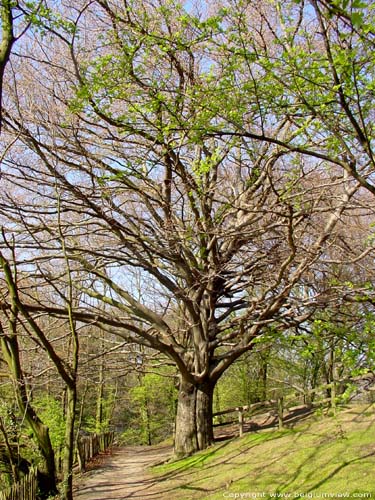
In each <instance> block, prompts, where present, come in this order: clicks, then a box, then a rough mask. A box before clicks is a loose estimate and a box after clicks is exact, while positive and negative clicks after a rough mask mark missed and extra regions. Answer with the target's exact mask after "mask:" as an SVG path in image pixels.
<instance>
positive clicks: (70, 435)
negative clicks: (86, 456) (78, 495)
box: [61, 383, 77, 500]
mask: <svg viewBox="0 0 375 500" xmlns="http://www.w3.org/2000/svg"><path fill="white" fill-rule="evenodd" d="M76 406H77V390H76V385H75V383H74V384H72V387H67V405H66V416H65V418H66V422H65V445H64V458H63V485H62V496H61V498H62V499H63V500H73V462H74V424H75V415H76Z"/></svg>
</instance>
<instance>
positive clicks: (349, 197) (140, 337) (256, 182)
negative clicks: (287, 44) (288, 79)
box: [0, 0, 358, 455]
mask: <svg viewBox="0 0 375 500" xmlns="http://www.w3.org/2000/svg"><path fill="white" fill-rule="evenodd" d="M203 7H207V9H206V8H203ZM203 7H202V10H203V11H205V10H208V11H209V10H210V9H209V6H208V4H207V5H204V6H203ZM240 7H241V6H237V7H236V8H237V11H236V12H237V14H238V16H237V17H236V18H235V19H233V16H232V14H231V11H230V10H228V9H225V8H223V9H220V10H218V11H217V12H203V13H201V14H199V15H198V14H194V13H191V12H188V11H187V10H186V9H184V8H183V6H182V4H180V3H178V2H161V3H160V4H157V5H156V4H154V3H152V2H139V3H138V2H133V3H129V4H128V3H127V2H116V1H113V2H107V1H105V0H98V1H96V2H91V3H89V4H85V3H84V2H82V3H80V2H78V3H75V6H74V7H73V6H70V7H69V8H67V7H64V10H62V9H63V7H62V6H60V8H61V12H60V13H59V14H58V15H57V14H56V12H55V13H53V12H52V11H49V10H48V9H47V10H44V11H43V12H42V14H43V15H42V16H41V18H40V21H39V26H42V27H43V29H42V34H41V35H40V34H38V33H32V36H31V35H30V38H29V41H28V44H25V46H24V47H23V48H22V50H20V53H19V59H17V60H15V61H14V68H15V74H16V78H14V80H13V81H11V82H10V86H9V89H8V96H9V97H8V98H9V105H8V107H7V109H6V111H5V120H4V123H5V126H4V127H5V130H6V135H5V137H4V141H6V142H7V144H8V145H9V152H8V154H7V155H6V158H5V159H4V162H3V163H4V169H3V177H2V181H1V182H2V194H1V202H0V213H1V218H2V220H3V224H4V227H5V233H9V234H12V235H13V238H14V246H15V248H16V255H17V258H16V263H15V264H16V266H17V268H18V273H20V275H28V274H32V275H33V279H34V280H37V283H39V284H40V286H43V283H46V282H47V283H53V286H54V287H55V290H56V294H55V297H51V296H43V294H41V293H31V292H30V291H28V292H27V293H25V292H23V290H22V287H21V289H20V290H19V291H18V293H19V294H18V296H19V297H20V301H21V302H22V307H23V308H24V311H25V312H26V311H27V314H34V313H35V314H38V313H39V312H40V311H44V312H48V313H49V314H50V315H55V316H67V315H68V314H69V310H68V309H67V308H66V305H65V304H64V301H62V300H61V296H59V294H58V293H57V291H58V290H59V287H62V286H65V283H66V280H67V271H66V270H65V271H64V270H62V267H61V266H59V265H55V263H57V262H58V260H61V259H63V260H67V261H68V262H69V276H68V277H69V280H70V283H72V284H73V286H76V287H77V288H79V291H80V292H81V300H80V303H79V305H78V307H75V309H74V311H70V313H71V314H72V317H74V319H75V320H78V321H82V322H92V323H95V324H97V325H99V326H100V327H101V328H103V330H104V331H107V332H110V333H116V334H117V335H119V336H120V337H123V338H124V339H126V340H129V341H131V342H136V343H139V344H141V345H145V346H147V347H151V348H153V349H155V350H158V351H160V352H162V353H163V354H165V355H167V356H168V357H169V358H170V359H171V360H172V361H173V362H174V363H175V364H176V366H177V368H178V371H179V374H180V385H179V400H178V408H177V416H176V439H175V451H176V454H177V455H186V454H190V453H192V452H194V451H196V450H198V449H202V448H205V447H206V446H208V445H209V444H210V443H211V441H212V439H213V432H212V396H213V390H214V387H215V384H216V383H217V381H218V379H219V378H220V377H221V375H222V374H223V373H224V372H225V370H226V369H227V368H228V367H229V366H230V365H231V364H232V363H233V362H234V361H235V360H236V359H238V358H239V357H240V356H241V355H242V354H243V353H245V352H247V351H249V350H251V349H252V348H253V346H254V345H256V343H257V342H258V341H259V340H261V338H262V336H263V335H264V334H268V333H269V332H270V331H272V329H269V328H265V327H266V326H269V325H273V326H274V328H276V329H279V330H280V329H283V328H286V327H287V326H288V325H290V324H296V323H299V322H301V321H303V320H304V319H306V318H307V317H308V316H309V314H311V311H312V310H314V308H317V307H322V306H324V303H325V300H327V298H329V294H330V292H329V290H319V291H316V293H315V292H314V288H312V287H310V286H309V284H310V283H311V282H312V281H313V280H314V275H319V273H321V272H323V271H322V269H324V272H329V265H328V264H326V263H325V262H324V257H325V251H326V248H327V245H330V244H334V243H335V241H336V240H335V238H336V234H335V228H336V226H337V224H338V222H339V221H340V219H341V218H342V217H343V216H344V214H345V213H347V212H348V211H350V210H357V209H358V198H357V196H356V192H357V190H358V183H357V182H355V181H353V180H352V179H351V178H347V177H346V176H343V175H341V173H340V170H337V168H335V166H336V167H337V166H338V162H337V161H336V162H333V163H332V162H331V159H330V158H329V157H327V155H326V154H325V153H319V152H317V151H315V150H314V152H313V153H314V154H312V155H310V156H307V157H304V155H303V153H304V148H303V147H302V146H301V147H299V146H298V145H295V144H294V142H293V141H298V137H299V136H300V135H301V127H300V126H298V127H297V128H296V127H295V126H294V125H293V123H292V124H291V123H290V120H289V118H288V115H287V114H285V113H284V114H281V116H278V114H276V113H275V112H274V109H272V108H270V109H269V110H267V109H266V108H265V107H264V104H262V99H263V98H264V97H265V96H264V95H263V94H262V92H264V90H262V91H261V92H259V91H258V88H257V85H259V86H261V84H262V82H263V80H264V72H263V70H262V68H260V66H259V65H258V64H255V63H254V61H255V59H254V56H252V57H251V58H249V57H248V52H247V49H246V47H245V46H244V44H243V40H242V38H241V37H239V36H238V27H239V26H242V24H238V20H240V21H241V23H247V24H246V26H247V29H248V31H250V30H255V27H254V26H252V24H251V22H250V20H249V19H248V17H246V16H242V17H240V16H239V14H241V12H242V10H241V9H242V7H241V8H240ZM253 22H257V18H253ZM241 29H242V28H241ZM46 33H47V34H46ZM254 33H255V31H254ZM241 36H242V35H241ZM228 48H229V49H230V51H229V52H228ZM253 64H254V66H253ZM31 68H32V69H33V71H31ZM21 89H22V92H21ZM278 97H279V94H277V92H276V94H275V99H277V98H278ZM286 113H287V112H286ZM306 128H308V126H307V125H306ZM270 137H272V138H273V140H269V138H270ZM285 145H287V146H285ZM350 237H351V236H350V234H349V235H347V238H349V239H350ZM4 255H5V254H4ZM8 259H11V255H8ZM134 270H137V272H138V274H137V280H138V282H137V286H136V284H135V282H134ZM20 283H22V280H21V281H20ZM139 283H140V284H141V286H140V289H141V292H142V293H141V294H139V293H138V290H139V286H138V285H139ZM307 291H308V292H307ZM103 304H104V305H105V307H103ZM34 320H35V321H36V322H37V321H38V318H37V317H36V318H34Z"/></svg>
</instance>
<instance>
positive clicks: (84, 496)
mask: <svg viewBox="0 0 375 500" xmlns="http://www.w3.org/2000/svg"><path fill="white" fill-rule="evenodd" d="M171 455H172V448H171V447H169V446H168V447H166V446H155V447H144V446H132V447H126V448H115V449H114V450H113V453H112V455H110V456H107V457H104V458H103V461H102V463H101V464H100V465H99V466H98V467H96V468H95V469H94V470H91V471H88V472H86V473H85V474H83V475H82V476H81V477H80V478H77V481H76V491H75V495H74V499H76V500H115V499H116V500H120V499H127V498H131V499H133V498H134V499H142V500H163V498H165V497H164V495H163V493H162V491H161V488H160V483H159V482H158V481H157V480H156V479H155V478H154V477H153V476H152V475H151V474H150V473H148V472H147V468H148V467H150V466H151V465H154V464H157V463H160V462H163V461H165V460H167V459H168V458H169V457H170V456H171Z"/></svg>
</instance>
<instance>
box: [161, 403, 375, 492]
mask: <svg viewBox="0 0 375 500" xmlns="http://www.w3.org/2000/svg"><path fill="white" fill-rule="evenodd" d="M154 474H156V475H157V476H158V477H160V480H162V484H163V488H164V491H168V497H167V498H168V500H194V499H196V500H198V499H199V500H215V499H223V498H274V497H275V493H279V495H278V497H279V498H288V497H289V498H298V497H300V498H343V497H344V498H372V499H373V500H375V405H371V406H356V407H352V408H346V409H343V410H341V411H339V412H338V413H337V415H336V416H335V417H332V416H331V417H330V416H314V417H311V418H309V419H308V420H306V421H304V422H300V423H298V424H297V425H296V426H295V427H294V428H292V429H287V430H285V431H276V430H271V431H261V432H254V433H251V434H246V435H245V436H244V437H243V438H242V439H233V440H231V441H226V442H222V443H219V444H217V445H215V446H213V447H211V448H210V449H208V450H205V451H204V452H201V453H198V454H196V455H194V456H193V457H189V458H187V459H184V460H179V461H175V462H172V463H169V464H164V465H162V466H158V467H155V468H154Z"/></svg>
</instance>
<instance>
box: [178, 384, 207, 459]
mask: <svg viewBox="0 0 375 500" xmlns="http://www.w3.org/2000/svg"><path fill="white" fill-rule="evenodd" d="M214 387H215V385H214V384H211V383H206V384H201V385H197V386H196V385H193V384H191V383H189V382H187V381H186V380H184V379H181V380H180V389H179V395H178V402H177V415H176V430H175V445H174V449H175V455H176V456H177V457H184V456H188V455H192V454H193V453H195V452H196V451H198V450H203V449H205V448H207V447H208V446H209V445H210V444H212V442H213V439H214V436H213V427H212V402H213V392H214Z"/></svg>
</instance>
